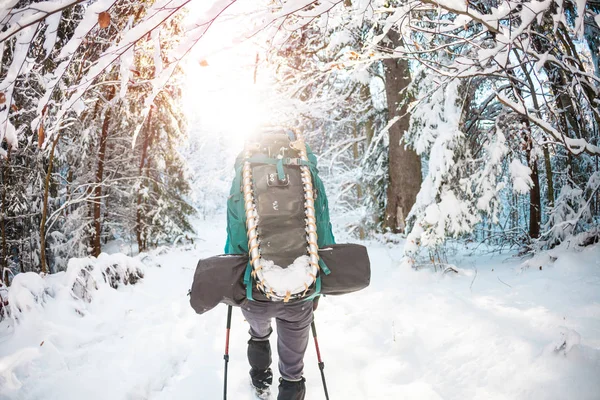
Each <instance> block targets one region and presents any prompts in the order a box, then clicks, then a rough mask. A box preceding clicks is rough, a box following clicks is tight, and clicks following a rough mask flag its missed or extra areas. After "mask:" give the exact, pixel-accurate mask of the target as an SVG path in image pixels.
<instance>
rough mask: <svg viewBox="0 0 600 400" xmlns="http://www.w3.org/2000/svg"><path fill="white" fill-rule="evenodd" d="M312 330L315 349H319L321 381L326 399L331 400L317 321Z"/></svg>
mask: <svg viewBox="0 0 600 400" xmlns="http://www.w3.org/2000/svg"><path fill="white" fill-rule="evenodd" d="M310 327H311V329H312V334H313V338H314V339H315V348H316V349H317V360H319V370H321V379H322V380H323V389H324V390H325V398H326V399H327V400H329V393H327V382H325V372H324V371H323V370H324V369H325V363H324V362H323V360H321V351H320V350H319V341H318V340H317V328H316V327H315V320H314V319H313V322H312V323H311V324H310Z"/></svg>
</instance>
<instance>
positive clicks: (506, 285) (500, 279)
mask: <svg viewBox="0 0 600 400" xmlns="http://www.w3.org/2000/svg"><path fill="white" fill-rule="evenodd" d="M496 278H498V280H499V281H500V282H502V283H504V284H505V285H506V286H508V287H509V288H511V289H512V286H510V285H509V284H508V283H506V282H504V281H503V280H502V279H500V277H499V276H497V277H496Z"/></svg>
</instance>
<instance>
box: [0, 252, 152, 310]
mask: <svg viewBox="0 0 600 400" xmlns="http://www.w3.org/2000/svg"><path fill="white" fill-rule="evenodd" d="M143 276H144V273H143V264H142V263H141V262H140V261H139V260H137V259H135V258H131V257H128V256H126V255H124V254H110V255H109V254H105V253H102V254H100V256H99V257H98V258H93V257H86V258H72V259H71V260H69V263H68V266H67V270H66V271H65V272H59V273H57V274H53V275H47V276H45V277H43V276H41V275H39V274H36V273H34V272H26V273H21V274H18V275H16V276H15V277H14V279H13V281H12V284H11V286H10V287H9V288H8V294H7V296H6V297H7V300H8V310H9V315H10V316H11V317H12V318H14V319H15V320H19V319H20V318H21V316H22V314H25V313H27V312H29V311H32V310H34V309H38V310H40V311H41V310H42V306H43V304H44V303H45V302H46V300H47V299H48V298H56V299H60V298H64V297H67V298H70V297H73V298H75V299H79V300H84V301H86V302H88V303H89V302H91V301H92V298H93V294H94V292H95V291H97V290H99V288H100V287H102V286H110V287H112V288H115V289H116V288H118V287H119V286H120V285H129V284H134V283H136V282H137V281H138V280H139V279H141V278H143Z"/></svg>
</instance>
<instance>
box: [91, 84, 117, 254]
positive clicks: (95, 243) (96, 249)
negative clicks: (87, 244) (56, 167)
mask: <svg viewBox="0 0 600 400" xmlns="http://www.w3.org/2000/svg"><path fill="white" fill-rule="evenodd" d="M114 96H115V87H114V86H112V87H111V89H110V92H109V94H108V96H107V101H108V102H110V101H111V100H112V98H113V97H114ZM111 111H112V110H111V106H110V105H108V106H107V109H106V112H105V114H104V122H103V123H102V132H101V134H100V149H99V151H98V168H97V169H96V187H95V188H94V198H95V199H94V207H93V221H94V236H93V239H92V255H93V256H94V257H98V256H99V255H100V252H101V251H102V243H101V241H100V237H101V234H102V223H101V213H100V211H101V206H102V179H103V178H104V159H105V157H106V141H107V139H108V127H109V126H110V116H111Z"/></svg>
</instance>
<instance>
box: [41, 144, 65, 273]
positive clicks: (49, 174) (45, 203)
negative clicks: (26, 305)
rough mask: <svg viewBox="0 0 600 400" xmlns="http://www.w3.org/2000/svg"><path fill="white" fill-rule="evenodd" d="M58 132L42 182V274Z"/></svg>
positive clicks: (46, 270)
mask: <svg viewBox="0 0 600 400" xmlns="http://www.w3.org/2000/svg"><path fill="white" fill-rule="evenodd" d="M59 138H60V134H58V135H56V139H54V141H53V142H52V149H50V160H49V161H48V171H47V172H46V180H45V182H44V201H43V203H42V220H41V221H40V263H41V269H42V272H43V273H44V274H47V273H48V267H47V265H46V216H47V215H48V192H49V188H50V179H51V178H52V164H53V163H54V149H55V148H56V144H57V143H58V139H59Z"/></svg>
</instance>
